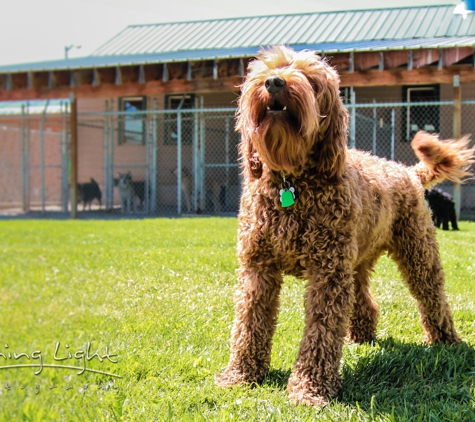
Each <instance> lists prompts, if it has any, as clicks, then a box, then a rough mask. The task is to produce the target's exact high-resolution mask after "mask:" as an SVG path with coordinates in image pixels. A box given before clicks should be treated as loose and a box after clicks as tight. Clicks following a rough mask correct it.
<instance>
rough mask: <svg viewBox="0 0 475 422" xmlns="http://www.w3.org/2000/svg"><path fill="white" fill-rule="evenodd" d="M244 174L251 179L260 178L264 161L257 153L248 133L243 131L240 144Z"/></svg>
mask: <svg viewBox="0 0 475 422" xmlns="http://www.w3.org/2000/svg"><path fill="white" fill-rule="evenodd" d="M239 149H240V155H241V158H242V161H243V163H242V165H243V167H244V174H245V175H246V176H247V177H250V178H251V179H260V177H261V176H262V161H261V160H260V158H259V155H258V154H257V151H256V149H255V148H254V145H253V144H252V141H251V140H250V139H248V135H247V134H243V133H241V144H240V146H239Z"/></svg>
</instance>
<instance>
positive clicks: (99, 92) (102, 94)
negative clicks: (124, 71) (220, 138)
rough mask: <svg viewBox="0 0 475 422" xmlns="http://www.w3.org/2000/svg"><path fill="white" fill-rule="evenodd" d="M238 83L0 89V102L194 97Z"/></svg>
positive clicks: (231, 80) (227, 80) (230, 80)
mask: <svg viewBox="0 0 475 422" xmlns="http://www.w3.org/2000/svg"><path fill="white" fill-rule="evenodd" d="M241 83H242V78H241V77H239V76H235V77H229V78H219V79H217V80H214V79H212V78H207V79H203V80H192V81H187V80H186V79H173V80H170V81H168V82H162V81H150V82H146V83H144V84H140V83H138V82H135V83H127V84H122V85H115V84H103V85H100V86H97V87H93V86H91V85H81V86H77V87H75V88H72V89H71V88H70V87H69V86H61V87H56V88H53V89H51V90H49V89H30V90H29V89H17V90H12V91H7V90H0V101H3V100H6V101H9V100H26V99H31V100H35V99H47V98H69V95H70V93H71V92H73V93H74V95H75V96H76V98H110V97H122V96H135V95H160V94H174V93H183V92H195V93H197V94H204V93H208V92H219V91H230V92H236V91H238V89H237V88H236V87H237V86H239V85H240V84H241Z"/></svg>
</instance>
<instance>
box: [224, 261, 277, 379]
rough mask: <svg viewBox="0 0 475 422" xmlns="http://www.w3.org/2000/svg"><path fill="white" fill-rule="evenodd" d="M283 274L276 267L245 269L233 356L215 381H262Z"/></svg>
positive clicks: (237, 302)
mask: <svg viewBox="0 0 475 422" xmlns="http://www.w3.org/2000/svg"><path fill="white" fill-rule="evenodd" d="M281 285H282V275H281V273H280V271H278V270H277V269H275V268H263V267H260V268H259V267H257V265H256V267H253V268H245V269H241V274H240V277H239V284H238V288H237V291H236V293H235V297H234V301H235V312H236V315H235V319H234V327H233V330H232V336H231V358H230V360H229V364H228V366H227V367H226V369H225V370H224V372H223V373H221V374H218V375H216V378H215V382H216V384H217V385H219V386H221V387H231V386H233V385H236V384H244V383H252V382H259V381H261V380H262V379H263V378H264V376H265V375H266V373H267V371H268V369H269V363H270V354H271V344H272V336H273V334H274V331H275V327H276V324H277V314H278V309H279V295H280V289H281Z"/></svg>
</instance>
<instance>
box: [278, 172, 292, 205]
mask: <svg viewBox="0 0 475 422" xmlns="http://www.w3.org/2000/svg"><path fill="white" fill-rule="evenodd" d="M281 175H282V184H281V189H280V191H279V194H280V203H281V204H282V208H286V207H290V206H291V205H293V204H294V203H295V188H294V187H293V186H291V185H290V183H289V182H288V181H287V180H286V178H285V173H284V172H281Z"/></svg>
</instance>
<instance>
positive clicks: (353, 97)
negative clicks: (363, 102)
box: [349, 87, 356, 148]
mask: <svg viewBox="0 0 475 422" xmlns="http://www.w3.org/2000/svg"><path fill="white" fill-rule="evenodd" d="M355 104H356V94H355V90H354V89H353V87H351V104H350V143H349V147H350V148H355V146H356V107H355Z"/></svg>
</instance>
